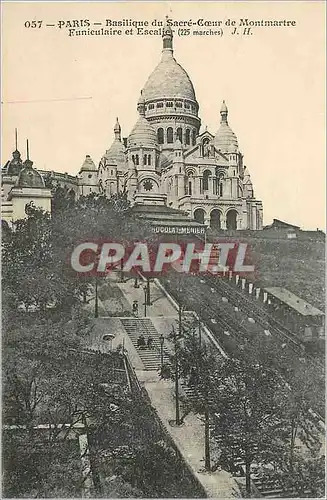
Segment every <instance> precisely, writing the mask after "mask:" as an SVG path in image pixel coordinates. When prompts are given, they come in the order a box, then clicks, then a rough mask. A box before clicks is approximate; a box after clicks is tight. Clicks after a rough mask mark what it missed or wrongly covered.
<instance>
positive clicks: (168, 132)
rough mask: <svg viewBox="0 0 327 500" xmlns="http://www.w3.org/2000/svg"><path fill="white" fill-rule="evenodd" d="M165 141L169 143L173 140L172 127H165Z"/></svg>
mask: <svg viewBox="0 0 327 500" xmlns="http://www.w3.org/2000/svg"><path fill="white" fill-rule="evenodd" d="M167 142H168V144H171V143H173V142H174V132H173V129H172V127H168V128H167Z"/></svg>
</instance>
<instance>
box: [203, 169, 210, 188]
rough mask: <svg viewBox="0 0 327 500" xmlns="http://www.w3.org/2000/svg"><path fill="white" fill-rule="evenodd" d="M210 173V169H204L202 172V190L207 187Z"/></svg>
mask: <svg viewBox="0 0 327 500" xmlns="http://www.w3.org/2000/svg"><path fill="white" fill-rule="evenodd" d="M210 175H211V172H210V170H205V171H204V172H203V191H208V189H209V177H210Z"/></svg>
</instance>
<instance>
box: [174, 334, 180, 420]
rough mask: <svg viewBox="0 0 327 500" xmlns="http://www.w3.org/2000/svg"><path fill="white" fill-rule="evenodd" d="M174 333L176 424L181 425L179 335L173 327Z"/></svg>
mask: <svg viewBox="0 0 327 500" xmlns="http://www.w3.org/2000/svg"><path fill="white" fill-rule="evenodd" d="M173 335H174V347H175V409H176V416H175V424H176V425H180V423H181V422H180V416H179V381H178V377H179V374H178V346H177V337H176V330H175V328H174V327H173Z"/></svg>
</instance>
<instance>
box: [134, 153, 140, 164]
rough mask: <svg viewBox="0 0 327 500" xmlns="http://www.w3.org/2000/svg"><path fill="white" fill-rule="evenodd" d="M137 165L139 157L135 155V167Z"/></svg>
mask: <svg viewBox="0 0 327 500" xmlns="http://www.w3.org/2000/svg"><path fill="white" fill-rule="evenodd" d="M138 164H139V155H135V165H138Z"/></svg>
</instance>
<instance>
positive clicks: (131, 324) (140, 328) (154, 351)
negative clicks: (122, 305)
mask: <svg viewBox="0 0 327 500" xmlns="http://www.w3.org/2000/svg"><path fill="white" fill-rule="evenodd" d="M121 323H122V325H123V327H124V328H125V330H126V332H127V334H128V336H129V337H130V339H131V341H132V343H133V346H134V347H135V349H136V350H137V352H138V355H139V356H140V358H141V361H142V363H143V365H144V369H145V370H152V371H153V370H155V371H158V370H160V365H161V359H160V352H161V345H160V334H159V333H158V332H157V330H156V329H155V327H154V325H153V323H152V321H151V319H149V318H122V319H121ZM141 334H143V335H144V337H145V341H147V339H148V337H151V338H152V340H153V342H152V348H151V349H148V348H147V347H145V348H143V349H139V348H138V347H137V339H138V337H139V336H140V335H141ZM165 342H167V340H166V339H165ZM163 353H164V355H163V361H164V363H166V362H167V361H168V359H169V358H168V355H167V350H166V349H165V346H164V350H163Z"/></svg>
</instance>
